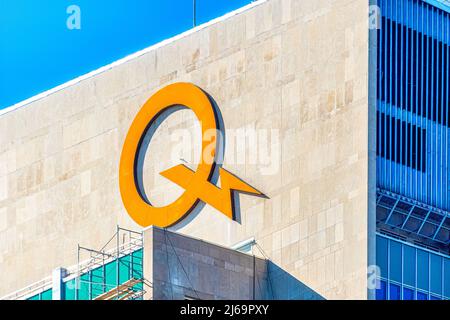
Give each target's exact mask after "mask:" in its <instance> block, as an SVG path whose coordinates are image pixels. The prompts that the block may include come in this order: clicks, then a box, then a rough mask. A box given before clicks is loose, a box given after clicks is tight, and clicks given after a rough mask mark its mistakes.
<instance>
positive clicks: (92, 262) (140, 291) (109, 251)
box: [75, 226, 151, 300]
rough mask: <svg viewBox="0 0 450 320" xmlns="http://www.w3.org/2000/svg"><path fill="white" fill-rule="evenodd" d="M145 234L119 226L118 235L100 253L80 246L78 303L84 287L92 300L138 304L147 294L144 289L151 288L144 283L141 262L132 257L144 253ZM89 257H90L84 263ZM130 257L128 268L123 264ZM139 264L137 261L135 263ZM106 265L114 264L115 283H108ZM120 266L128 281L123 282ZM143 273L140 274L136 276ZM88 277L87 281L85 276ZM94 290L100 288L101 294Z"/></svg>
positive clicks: (77, 273) (77, 286) (146, 282)
mask: <svg viewBox="0 0 450 320" xmlns="http://www.w3.org/2000/svg"><path fill="white" fill-rule="evenodd" d="M143 246H144V241H143V233H142V232H137V231H133V230H129V229H125V228H121V227H119V226H117V229H116V232H115V234H114V235H113V236H112V237H111V238H110V239H109V240H108V242H107V243H106V244H105V245H104V246H103V247H102V248H101V249H100V250H95V249H92V248H87V247H83V246H80V245H78V262H77V270H76V290H75V299H76V300H80V299H82V297H81V296H80V290H81V288H82V286H83V285H87V286H88V288H89V292H88V297H89V299H93V300H136V299H139V298H142V297H143V296H144V294H145V292H146V291H145V290H144V286H147V287H151V284H150V283H148V281H146V280H145V279H144V276H143V273H142V258H141V259H136V257H134V255H133V253H135V252H137V251H138V250H142V249H143ZM86 255H87V256H88V258H87V259H85V257H86ZM125 257H129V261H128V264H126V265H125V263H124V262H123V261H122V260H123V258H125ZM136 260H138V261H136ZM107 264H109V265H110V264H115V279H114V282H113V283H112V282H111V279H108V274H107V269H106V265H107ZM121 266H122V267H126V269H128V271H129V279H125V280H123V279H121ZM136 270H140V272H135V271H136ZM85 275H89V278H88V279H83V276H85ZM93 287H95V288H97V290H98V288H101V289H100V293H99V294H96V293H95V292H93Z"/></svg>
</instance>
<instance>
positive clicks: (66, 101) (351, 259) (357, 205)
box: [0, 0, 368, 299]
mask: <svg viewBox="0 0 450 320" xmlns="http://www.w3.org/2000/svg"><path fill="white" fill-rule="evenodd" d="M367 6H368V4H367V1H360V0H333V1H331V0H323V1H322V0H321V1H318V0H269V1H268V2H267V3H263V4H261V5H259V6H256V7H254V8H252V9H251V10H248V11H245V12H243V13H241V14H239V15H236V16H233V17H231V18H229V19H227V20H225V21H221V22H219V23H217V24H214V25H211V26H209V27H207V28H205V29H202V30H199V31H198V32H195V33H193V34H190V35H188V36H186V37H183V38H181V39H179V40H177V41H175V42H172V43H169V44H167V45H165V46H163V47H161V48H158V49H156V50H153V51H150V52H148V53H146V54H145V55H143V56H140V57H138V58H136V59H133V60H132V61H129V62H126V63H124V64H121V65H119V66H116V67H114V68H112V69H111V70H108V71H105V72H103V73H101V74H99V75H96V76H94V77H92V78H89V79H87V80H84V81H82V82H80V83H78V84H75V85H73V86H71V87H68V88H66V89H64V90H61V91H59V92H56V93H54V94H51V95H50V96H47V97H45V98H43V99H41V100H38V101H36V102H33V103H32V104H30V105H27V106H25V107H23V108H20V109H18V110H15V111H13V112H10V113H7V114H5V115H2V116H0V270H1V272H0V283H1V284H2V285H1V286H0V296H1V295H3V294H6V293H9V292H11V291H13V290H16V289H19V288H21V287H23V286H26V285H28V284H30V283H32V282H34V281H37V280H40V279H41V278H43V277H45V276H48V275H50V274H51V270H52V269H53V268H55V267H57V266H70V265H73V264H75V263H76V259H77V244H78V243H80V244H82V245H84V246H90V247H94V248H99V247H101V246H102V244H103V243H105V242H106V241H107V240H108V239H109V237H111V236H112V234H113V233H114V231H115V226H116V224H120V225H121V226H123V227H128V228H133V229H140V228H139V227H138V226H137V225H135V224H134V223H133V221H131V219H130V218H129V217H128V215H127V213H126V212H125V211H124V208H123V206H122V202H121V199H120V194H119V189H118V164H119V157H120V152H121V148H122V143H123V141H124V138H125V134H126V132H127V130H128V128H129V125H130V123H131V121H132V119H133V118H134V116H135V114H136V113H137V111H138V110H139V108H140V106H141V105H142V104H143V103H144V102H145V101H146V100H147V99H148V98H149V97H150V96H151V95H152V94H153V93H154V92H155V91H156V90H158V89H159V88H161V87H162V86H164V85H167V84H169V83H172V82H177V81H187V82H193V83H194V84H196V85H198V86H200V87H201V88H203V89H204V90H205V91H207V92H208V93H209V94H210V95H211V96H212V97H214V99H215V100H216V102H217V104H218V106H219V108H220V110H221V112H222V116H223V119H224V123H225V128H226V130H230V131H232V130H233V129H238V128H242V127H246V126H247V127H250V128H255V129H274V130H276V131H277V132H278V133H279V144H277V145H276V146H275V147H276V148H278V150H280V157H279V160H280V162H279V168H278V170H276V172H273V173H271V174H267V172H266V173H262V172H261V171H262V170H261V164H260V163H246V164H239V163H236V161H231V160H229V159H228V158H227V156H229V153H230V151H229V150H228V149H226V152H227V154H226V156H225V162H224V167H225V168H227V169H228V170H229V171H231V172H233V173H234V174H236V175H237V176H239V177H241V178H242V179H244V180H245V181H247V182H248V183H250V184H251V185H253V186H255V187H256V188H258V189H259V190H261V191H263V192H264V193H265V194H267V195H268V196H269V198H270V199H268V200H265V199H261V198H255V197H251V196H246V195H242V196H241V197H240V206H241V222H240V223H237V222H233V221H230V220H228V219H227V218H226V217H225V216H224V215H222V214H221V213H219V212H217V211H215V210H214V209H212V208H211V207H209V206H208V205H206V206H205V208H203V210H202V211H201V213H199V214H198V215H196V216H195V217H191V218H190V219H189V223H181V224H180V225H179V226H175V227H174V228H172V230H176V231H179V232H182V233H185V234H188V235H192V236H195V237H200V238H204V239H205V240H208V241H211V242H214V243H218V244H221V245H225V246H229V245H233V244H235V243H237V242H239V241H242V240H246V239H248V238H250V237H255V238H256V241H257V243H258V244H259V246H260V247H261V248H262V250H263V251H264V252H265V254H266V255H268V256H269V257H270V258H271V259H272V261H273V263H274V264H275V265H277V266H279V267H280V268H281V269H283V270H284V271H285V272H286V273H287V274H289V275H290V276H292V277H294V278H295V279H297V280H298V281H301V282H302V283H304V284H305V285H307V286H308V287H309V288H310V289H312V290H314V291H315V292H317V293H318V294H320V295H321V296H323V297H325V298H327V299H335V298H361V299H364V298H366V296H367V290H366V265H367V239H368V235H367V202H368V199H367V193H368V190H367V188H368V174H367V172H368V143H367V141H368V125H367V122H368V121H367V118H368V86H367V80H368V28H367V10H368V9H367ZM168 120H169V121H168V122H167V123H164V124H163V125H162V126H161V128H160V129H159V130H158V132H157V135H156V136H155V139H154V141H152V144H151V146H150V151H151V152H148V153H147V159H146V164H145V175H144V176H145V179H146V181H145V185H146V191H147V194H149V195H150V198H151V200H152V201H155V203H165V202H166V203H168V202H170V200H171V199H173V197H174V194H175V193H177V192H179V190H177V189H176V187H175V186H173V185H172V184H171V183H170V182H168V181H164V179H162V178H160V177H159V176H158V174H157V173H158V172H159V171H158V170H159V169H160V167H161V164H166V163H167V164H168V162H170V161H169V160H171V159H170V156H169V155H168V152H167V151H168V150H170V149H169V148H170V146H171V145H170V144H169V145H168V143H167V137H168V136H170V134H171V133H173V132H174V130H175V129H182V128H190V129H191V130H193V131H195V130H197V129H196V127H195V121H194V119H193V117H192V116H191V115H190V114H189V113H188V112H186V111H185V112H179V113H176V114H174V115H173V116H172V117H171V118H170V119H168ZM153 150H154V151H153ZM195 152H196V151H194V153H195ZM229 158H230V159H232V157H231V156H230V157H229ZM172 160H173V159H172ZM168 167H169V165H167V168H168ZM167 188H168V189H167ZM287 294H288V293H287ZM291 296H292V297H295V295H291Z"/></svg>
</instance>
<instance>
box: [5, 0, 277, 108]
mask: <svg viewBox="0 0 450 320" xmlns="http://www.w3.org/2000/svg"><path fill="white" fill-rule="evenodd" d="M267 1H269V0H256V1H254V2H252V3H250V4H248V5H246V6H244V7H241V8H239V9H237V10H234V11H231V12H229V13H227V14H225V15H223V16H220V17H218V18H215V19H213V20H211V21H208V22H206V23H204V24H201V25H199V26H197V27H195V28H192V29H189V30H187V31H185V32H183V33H180V34H178V35H176V36H174V37H172V38H169V39H166V40H163V41H161V42H158V43H156V44H154V45H151V46H150V47H147V48H145V49H142V50H139V51H137V52H135V53H132V54H130V55H128V56H126V57H124V58H121V59H119V60H116V61H114V62H112V63H110V64H107V65H105V66H103V67H100V68H98V69H96V70H94V71H91V72H88V73H86V74H84V75H81V76H79V77H77V78H75V79H72V80H70V81H67V82H65V83H63V84H61V85H59V86H56V87H54V88H52V89H49V90H46V91H44V92H42V93H39V94H37V95H35V96H32V97H31V98H28V99H26V100H23V101H21V102H18V103H16V104H14V105H12V106H10V107H6V108H4V109H2V110H0V116H2V115H4V114H7V113H9V112H12V111H14V110H17V109H19V108H21V107H23V106H26V105H28V104H30V103H32V102H35V101H37V100H40V99H42V98H45V97H47V96H49V95H51V94H53V93H55V92H58V91H60V90H63V89H65V88H68V87H70V86H73V85H75V84H77V83H79V82H81V81H83V80H86V79H89V78H92V77H94V76H96V75H98V74H100V73H103V72H105V71H107V70H110V69H112V68H114V67H116V66H119V65H122V64H124V63H126V62H128V61H130V60H133V59H135V58H138V57H140V56H142V55H144V54H146V53H148V52H150V51H153V50H156V49H158V48H161V47H164V46H165V45H168V44H169V43H172V42H175V41H177V40H179V39H182V38H185V37H187V36H189V35H191V34H193V33H195V32H197V31H200V30H203V29H205V28H207V27H209V26H211V25H214V24H216V23H219V22H221V21H224V20H227V19H228V18H230V17H233V16H235V15H238V14H240V13H242V12H244V11H247V10H250V9H252V8H253V7H256V6H259V5H261V4H263V3H265V2H267Z"/></svg>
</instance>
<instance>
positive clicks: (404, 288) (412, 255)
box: [376, 234, 450, 300]
mask: <svg viewBox="0 0 450 320" xmlns="http://www.w3.org/2000/svg"><path fill="white" fill-rule="evenodd" d="M377 265H378V266H379V267H380V269H381V272H380V275H379V277H378V281H379V287H378V288H377V290H376V298H377V300H386V299H388V300H399V299H402V300H416V299H417V300H436V299H438V300H448V299H450V257H448V256H445V255H442V254H438V253H434V252H432V251H429V250H427V249H422V248H419V247H415V246H413V245H411V244H408V243H406V242H403V241H401V240H397V239H394V238H391V237H389V236H386V235H381V234H378V235H377Z"/></svg>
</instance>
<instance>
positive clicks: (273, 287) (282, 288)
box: [264, 261, 325, 300]
mask: <svg viewBox="0 0 450 320" xmlns="http://www.w3.org/2000/svg"><path fill="white" fill-rule="evenodd" d="M267 269H268V273H267V276H268V278H267V283H266V286H267V288H266V292H267V293H266V296H265V297H264V299H269V300H325V298H324V297H323V296H321V295H320V294H319V293H317V292H315V291H314V290H313V289H311V288H310V287H308V286H307V285H305V284H304V283H302V282H301V281H299V280H298V279H297V278H295V277H294V276H292V275H291V274H290V273H288V272H286V271H285V270H283V269H282V268H281V267H280V266H278V265H276V264H275V263H273V262H271V261H268V262H267Z"/></svg>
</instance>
